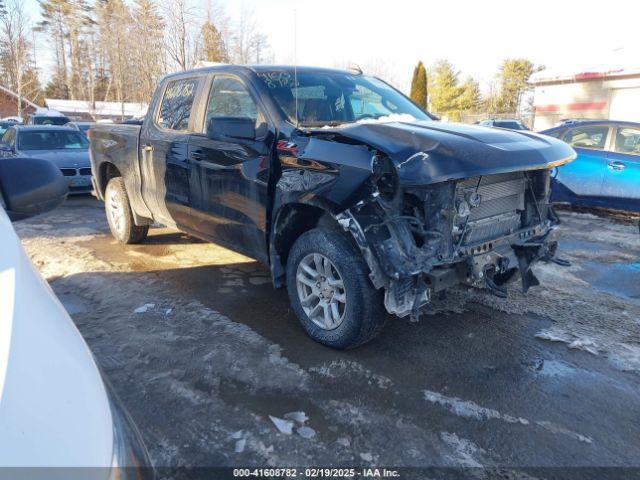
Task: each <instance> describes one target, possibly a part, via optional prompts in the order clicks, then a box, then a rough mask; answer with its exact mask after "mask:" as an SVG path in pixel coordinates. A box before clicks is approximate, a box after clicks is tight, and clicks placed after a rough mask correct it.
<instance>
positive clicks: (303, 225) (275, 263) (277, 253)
mask: <svg viewBox="0 0 640 480" xmlns="http://www.w3.org/2000/svg"><path fill="white" fill-rule="evenodd" d="M319 225H324V226H326V227H328V228H334V227H335V228H336V229H339V225H338V222H337V221H336V220H335V217H334V213H333V212H332V211H331V210H330V209H329V208H327V207H326V206H324V205H322V206H321V205H318V204H312V203H304V202H292V203H287V204H284V205H282V206H281V207H280V208H279V209H278V211H277V212H276V215H275V220H274V222H273V226H272V228H271V235H270V242H269V243H270V245H269V257H270V264H271V276H272V279H273V284H274V286H275V287H276V288H280V287H283V286H284V285H285V281H286V279H285V275H286V274H285V271H286V265H287V259H288V256H289V252H290V251H291V247H293V244H294V243H295V241H296V240H297V239H298V238H299V237H300V235H302V234H303V233H305V232H308V231H309V230H311V229H313V228H316V227H317V226H319Z"/></svg>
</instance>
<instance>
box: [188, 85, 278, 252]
mask: <svg viewBox="0 0 640 480" xmlns="http://www.w3.org/2000/svg"><path fill="white" fill-rule="evenodd" d="M205 98H206V102H207V104H206V111H205V114H204V119H203V126H202V131H201V133H196V134H194V135H192V136H191V139H190V141H189V153H188V155H189V161H190V162H191V165H192V170H191V175H192V178H191V186H192V190H191V195H192V205H193V210H194V212H193V214H194V217H195V221H194V227H195V229H196V231H197V233H199V234H201V235H202V236H204V237H205V238H210V239H211V240H212V241H214V242H216V243H219V244H221V245H224V246H227V247H229V248H231V249H232V250H235V251H239V252H241V253H244V254H245V255H247V256H250V257H252V258H256V259H258V260H260V261H262V262H265V263H266V262H267V259H268V254H267V184H268V180H269V167H270V152H271V146H272V144H273V138H274V135H273V133H272V130H271V129H270V127H269V123H268V121H267V118H266V116H265V114H264V112H265V109H264V108H263V107H262V106H261V103H260V101H259V100H258V97H257V95H256V94H255V93H254V92H253V91H252V90H251V88H250V85H249V83H248V82H245V81H244V80H243V79H241V78H240V77H238V76H234V75H230V74H226V73H225V74H216V75H215V76H214V77H213V78H212V79H211V83H210V88H209V94H208V95H207V96H206V97H205ZM234 119H236V120H237V122H236V123H238V124H243V125H244V126H245V127H246V126H247V124H252V125H253V126H254V129H253V135H249V134H245V135H244V136H243V138H238V137H237V136H235V137H234V136H233V133H231V134H230V135H226V134H225V133H224V132H222V130H224V129H223V128H221V127H222V122H224V121H226V122H231V123H233V121H234ZM249 119H251V121H252V122H250V121H249ZM216 122H218V123H217V124H216ZM216 127H217V128H216ZM212 132H214V133H212ZM215 132H218V133H215ZM221 132H222V133H221Z"/></svg>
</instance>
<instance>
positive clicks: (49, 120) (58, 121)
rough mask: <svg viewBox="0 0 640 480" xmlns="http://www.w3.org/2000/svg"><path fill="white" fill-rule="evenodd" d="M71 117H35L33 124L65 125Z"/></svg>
mask: <svg viewBox="0 0 640 480" xmlns="http://www.w3.org/2000/svg"><path fill="white" fill-rule="evenodd" d="M69 121H70V120H69V118H68V117H61V116H52V117H44V116H43V117H38V116H36V117H33V124H34V125H58V126H61V125H64V124H66V123H69Z"/></svg>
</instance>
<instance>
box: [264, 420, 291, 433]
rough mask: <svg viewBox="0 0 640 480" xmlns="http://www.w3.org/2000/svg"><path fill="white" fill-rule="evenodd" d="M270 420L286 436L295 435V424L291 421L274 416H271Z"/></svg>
mask: <svg viewBox="0 0 640 480" xmlns="http://www.w3.org/2000/svg"><path fill="white" fill-rule="evenodd" d="M269 418H270V419H271V421H272V422H273V424H274V425H275V426H276V428H277V429H278V431H279V432H280V433H284V434H285V435H291V434H292V433H293V422H292V421H291V420H283V419H282V418H278V417H274V416H272V415H269Z"/></svg>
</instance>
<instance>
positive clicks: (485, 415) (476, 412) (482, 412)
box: [424, 390, 592, 443]
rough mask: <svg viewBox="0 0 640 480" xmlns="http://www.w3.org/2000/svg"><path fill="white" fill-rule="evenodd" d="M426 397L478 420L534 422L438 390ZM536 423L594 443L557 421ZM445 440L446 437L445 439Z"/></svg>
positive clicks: (515, 422)
mask: <svg viewBox="0 0 640 480" xmlns="http://www.w3.org/2000/svg"><path fill="white" fill-rule="evenodd" d="M424 397H425V399H426V400H428V401H430V402H432V403H437V404H439V405H442V406H444V407H446V408H447V409H449V410H450V411H451V412H453V413H455V414H456V415H459V416H461V417H466V418H473V419H476V420H489V419H492V418H493V419H497V420H502V421H504V422H507V423H514V424H521V425H531V424H532V422H531V421H530V420H527V419H526V418H522V417H514V416H512V415H507V414H504V413H501V412H499V411H497V410H494V409H492V408H487V407H482V406H480V405H478V404H477V403H474V402H471V401H468V400H461V399H459V398H456V397H447V396H445V395H442V394H440V393H438V392H432V391H429V390H425V391H424ZM533 424H534V425H537V426H538V427H541V428H543V429H545V430H547V431H549V432H551V433H555V434H561V435H566V436H568V437H570V438H572V439H574V440H578V441H580V442H584V443H592V440H591V438H589V437H587V436H585V435H581V434H579V433H576V432H573V431H571V430H568V429H566V428H564V427H562V426H560V425H556V424H555V423H552V422H548V421H546V420H541V421H536V422H533ZM443 440H444V439H443Z"/></svg>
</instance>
